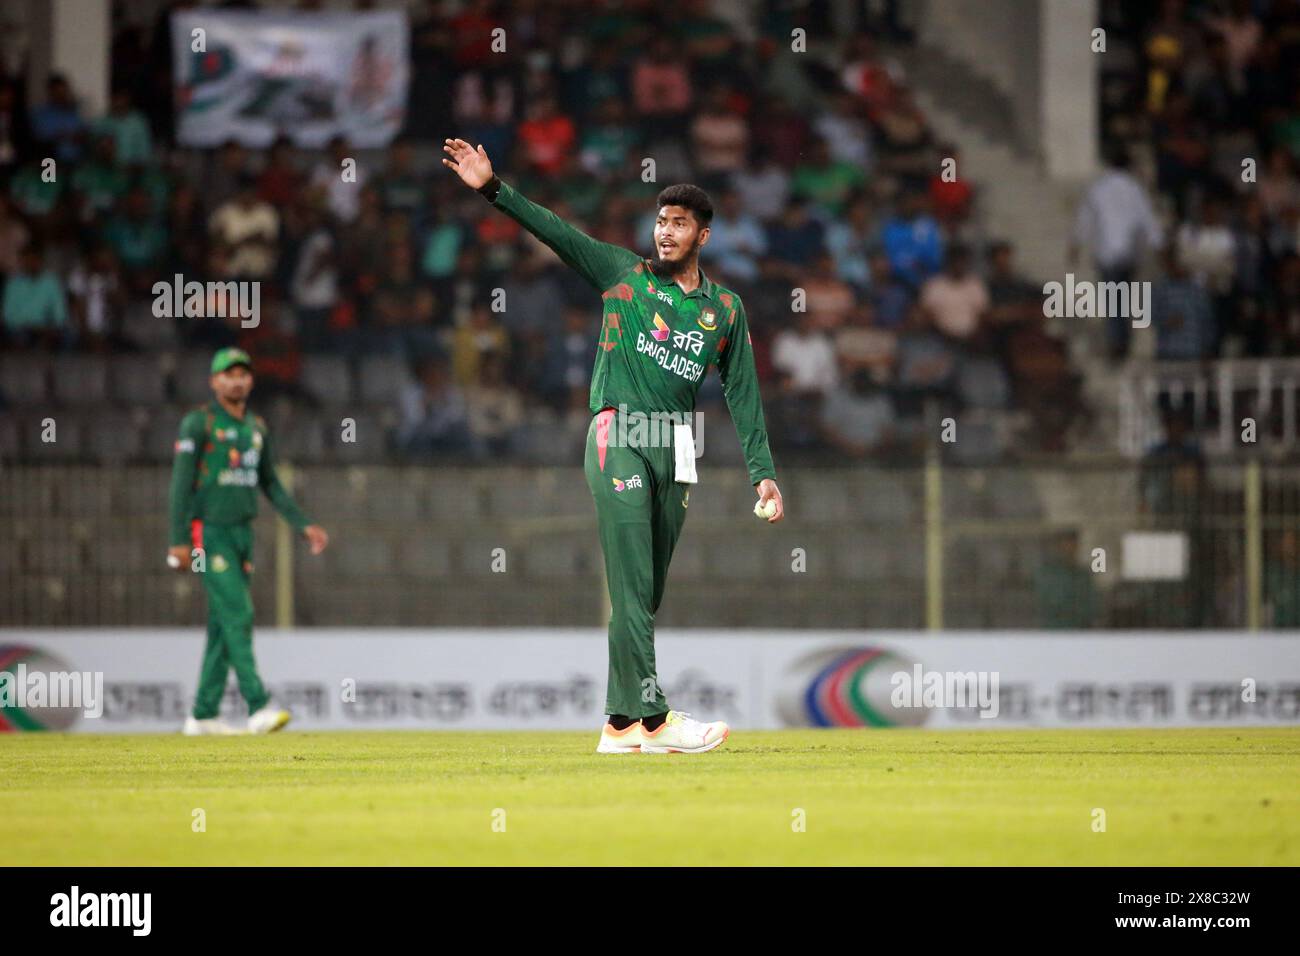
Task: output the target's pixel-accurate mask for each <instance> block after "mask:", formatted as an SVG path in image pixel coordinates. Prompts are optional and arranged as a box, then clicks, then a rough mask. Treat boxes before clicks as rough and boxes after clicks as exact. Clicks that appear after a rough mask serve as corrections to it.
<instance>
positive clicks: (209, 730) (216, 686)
mask: <svg viewBox="0 0 1300 956" xmlns="http://www.w3.org/2000/svg"><path fill="white" fill-rule="evenodd" d="M205 560H206V557H205ZM205 573H206V572H205ZM204 587H205V589H206V587H207V578H206V577H205V578H204ZM229 670H230V666H229V661H227V660H226V642H225V639H224V638H223V637H222V635H221V626H220V624H219V622H218V621H217V610H216V605H215V604H214V602H213V600H212V596H211V594H209V596H208V640H207V644H206V645H205V646H204V648H203V663H202V664H201V665H200V666H199V688H198V691H197V692H196V693H195V695H194V709H193V710H191V711H190V714H189V716H188V717H186V718H185V726H184V728H182V730H181V733H183V734H184V735H185V736H186V737H202V736H209V735H210V736H219V737H224V736H228V735H230V734H234V733H237V731H236V730H235V729H234V728H233V727H231V726H230V725H229V724H227V723H226V722H225V721H224V720H222V719H221V718H220V717H219V716H218V714H219V713H220V711H221V698H222V695H223V694H224V693H225V691H226V674H227V673H228V672H229Z"/></svg>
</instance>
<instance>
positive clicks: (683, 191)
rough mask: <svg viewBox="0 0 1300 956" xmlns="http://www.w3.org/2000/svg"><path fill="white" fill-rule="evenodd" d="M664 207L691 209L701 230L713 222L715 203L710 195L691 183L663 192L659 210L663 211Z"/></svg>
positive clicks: (672, 187)
mask: <svg viewBox="0 0 1300 956" xmlns="http://www.w3.org/2000/svg"><path fill="white" fill-rule="evenodd" d="M664 206H681V207H682V208H683V209H689V210H690V211H691V212H693V213H694V214H695V221H696V222H698V223H699V224H700V228H703V227H705V226H707V225H708V224H709V223H711V222H712V221H713V201H712V200H711V199H709V194H708V193H706V192H705V191H704V190H703V189H701V188H700V187H699V186H692V185H691V184H690V183H678V184H677V185H676V186H669V187H668V188H667V189H665V190H664V191H663V192H661V193H660V194H659V207H658V208H660V209H662V208H663V207H664Z"/></svg>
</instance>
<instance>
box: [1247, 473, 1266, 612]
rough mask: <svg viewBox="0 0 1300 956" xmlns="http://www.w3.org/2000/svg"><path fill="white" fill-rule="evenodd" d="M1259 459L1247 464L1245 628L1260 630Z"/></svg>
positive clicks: (1262, 550)
mask: <svg viewBox="0 0 1300 956" xmlns="http://www.w3.org/2000/svg"><path fill="white" fill-rule="evenodd" d="M1260 484H1261V482H1260V476H1259V462H1257V461H1252V462H1248V463H1247V465H1246V515H1245V518H1246V542H1245V544H1246V630H1248V631H1258V630H1259V625H1260V607H1261V602H1262V597H1263V593H1262V592H1263V577H1264V575H1263V571H1264V548H1263V542H1264V535H1263V532H1262V530H1261V527H1260V510H1261V509H1260Z"/></svg>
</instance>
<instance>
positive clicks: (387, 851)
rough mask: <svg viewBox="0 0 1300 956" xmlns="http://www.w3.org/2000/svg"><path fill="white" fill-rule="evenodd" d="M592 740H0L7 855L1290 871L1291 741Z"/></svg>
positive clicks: (42, 859)
mask: <svg viewBox="0 0 1300 956" xmlns="http://www.w3.org/2000/svg"><path fill="white" fill-rule="evenodd" d="M595 738H596V735H594V734H589V733H588V734H576V733H523V734H498V733H470V732H447V733H414V732H412V733H401V732H391V733H328V734H326V733H294V732H292V731H289V732H286V733H283V734H279V735H275V736H271V737H238V738H182V737H180V736H171V737H158V736H148V737H144V736H90V735H85V736H76V735H56V734H48V735H47V734H14V735H7V736H6V737H5V738H4V739H0V764H2V765H3V767H4V771H3V781H4V782H3V786H0V821H3V823H4V827H3V828H4V832H5V843H6V846H5V850H6V853H5V858H6V859H7V860H8V861H9V862H10V863H11V864H24V863H26V864H39V865H45V864H98V865H103V864H144V865H152V864H204V865H207V864H220V865H230V864H304V865H336V864H349V865H362V864H371V865H376V864H433V865H438V864H470V865H474V864H562V865H572V864H612V865H628V866H646V865H675V864H741V865H747V864H768V863H774V864H796V865H799V864H811V865H825V864H832V865H835V864H854V865H858V864H861V865H877V864H890V865H894V864H901V865H914V864H1067V865H1111V864H1172V865H1184V864H1210V865H1220V864H1247V865H1281V864H1285V865H1292V866H1294V865H1296V864H1298V863H1300V731H1298V730H1286V729H1278V730H1274V729H1267V730H1260V729H1240V730H1141V731H1132V730H1125V731H1112V732H1097V731H1069V730H1065V731H1032V732H1017V733H993V732H978V731H976V732H960V733H959V732H935V731H925V730H889V731H853V730H834V731H793V730H787V731H772V732H761V733H760V732H749V733H741V732H738V733H734V734H733V735H732V738H731V740H729V741H728V742H727V744H726V746H725V747H723V748H722V749H721V750H719V751H716V752H714V753H711V754H705V755H701V756H683V755H674V756H648V755H647V756H640V755H629V756H597V755H595V754H594V753H592V752H591V750H592V748H593V747H594V746H595V742H596V739H595ZM1096 809H1100V810H1104V811H1105V832H1094V819H1098V818H1097V817H1096V816H1095V814H1094V810H1096ZM196 810H202V811H203V818H204V821H205V823H206V830H205V832H195V830H194V821H195V820H196V814H195V811H196ZM501 811H504V813H502V812H501ZM799 811H802V820H803V821H804V824H805V828H804V829H803V831H802V832H799V831H798V829H797V825H798V823H799V822H800V819H801V814H800V812H799ZM503 825H504V832H501V828H502V826H503Z"/></svg>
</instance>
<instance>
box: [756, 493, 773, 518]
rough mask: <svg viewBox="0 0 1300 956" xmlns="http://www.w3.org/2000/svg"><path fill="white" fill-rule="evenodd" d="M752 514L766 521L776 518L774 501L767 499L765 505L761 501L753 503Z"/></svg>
mask: <svg viewBox="0 0 1300 956" xmlns="http://www.w3.org/2000/svg"><path fill="white" fill-rule="evenodd" d="M754 514H756V515H757V516H758V517H760V518H762V519H763V520H764V521H766V520H767V519H768V518H775V517H776V499H775V498H769V499H768V500H767V504H766V505H764V504H763V502H761V501H756V502H754Z"/></svg>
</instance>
